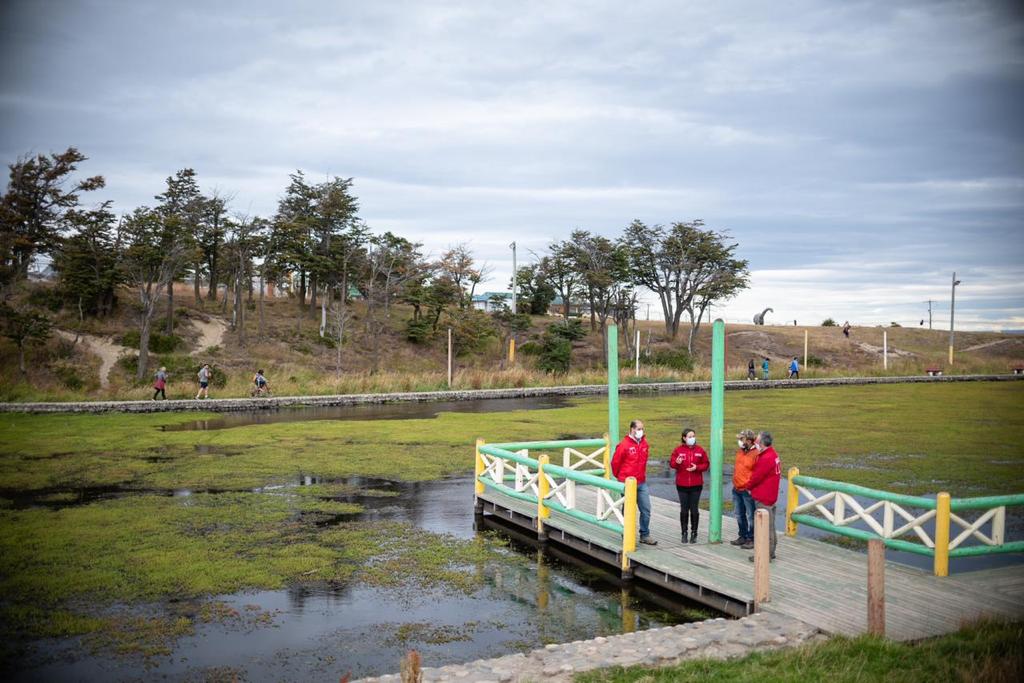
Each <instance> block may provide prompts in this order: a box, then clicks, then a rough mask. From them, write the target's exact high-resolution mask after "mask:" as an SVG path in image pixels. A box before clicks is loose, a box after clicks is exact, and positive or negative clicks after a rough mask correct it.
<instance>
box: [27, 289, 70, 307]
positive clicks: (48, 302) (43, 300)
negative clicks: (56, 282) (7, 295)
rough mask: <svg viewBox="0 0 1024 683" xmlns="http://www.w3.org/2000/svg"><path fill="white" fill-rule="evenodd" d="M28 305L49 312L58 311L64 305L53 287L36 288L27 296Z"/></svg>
mask: <svg viewBox="0 0 1024 683" xmlns="http://www.w3.org/2000/svg"><path fill="white" fill-rule="evenodd" d="M28 303H29V304H31V305H32V306H38V307H39V308H46V309H49V310H50V311H54V312H56V311H59V310H60V308H61V306H62V305H63V304H64V302H63V300H62V298H61V294H60V292H59V291H58V290H57V289H56V288H55V287H38V288H36V289H33V290H32V291H31V292H29V294H28Z"/></svg>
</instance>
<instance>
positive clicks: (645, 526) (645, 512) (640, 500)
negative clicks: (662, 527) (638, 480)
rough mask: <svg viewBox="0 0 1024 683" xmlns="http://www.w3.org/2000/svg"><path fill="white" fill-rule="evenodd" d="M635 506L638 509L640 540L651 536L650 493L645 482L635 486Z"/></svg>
mask: <svg viewBox="0 0 1024 683" xmlns="http://www.w3.org/2000/svg"><path fill="white" fill-rule="evenodd" d="M636 506H637V507H638V508H639V509H640V538H647V537H648V536H650V535H651V492H650V491H648V490H647V482H646V481H645V482H644V483H642V484H637V485H636Z"/></svg>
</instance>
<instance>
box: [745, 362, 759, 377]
mask: <svg viewBox="0 0 1024 683" xmlns="http://www.w3.org/2000/svg"><path fill="white" fill-rule="evenodd" d="M747 379H757V375H756V374H755V372H754V359H753V358H751V359H750V362H749V363H747Z"/></svg>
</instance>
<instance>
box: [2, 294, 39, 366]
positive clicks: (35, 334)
mask: <svg viewBox="0 0 1024 683" xmlns="http://www.w3.org/2000/svg"><path fill="white" fill-rule="evenodd" d="M50 327H51V323H50V320H49V318H47V317H46V316H44V315H40V314H39V313H36V312H34V311H31V310H29V309H26V308H20V307H15V306H12V305H10V304H8V303H7V302H0V333H2V334H3V336H5V337H7V338H8V339H10V340H11V341H13V342H14V343H15V344H16V345H17V347H18V370H20V371H21V374H22V376H24V375H26V374H27V369H26V368H25V347H26V346H28V345H30V344H41V343H42V342H44V341H46V340H47V339H48V338H49V336H50Z"/></svg>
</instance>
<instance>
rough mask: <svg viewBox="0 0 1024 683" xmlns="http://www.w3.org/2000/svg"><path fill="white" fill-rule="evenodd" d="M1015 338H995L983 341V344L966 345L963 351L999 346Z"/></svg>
mask: <svg viewBox="0 0 1024 683" xmlns="http://www.w3.org/2000/svg"><path fill="white" fill-rule="evenodd" d="M1016 341H1018V340H1016V339H997V340H995V341H990V342H985V343H984V344H975V345H974V346H968V347H967V348H966V349H962V350H963V351H980V350H981V349H987V348H989V347H992V346H999V345H1000V344H1006V343H1014V342H1016Z"/></svg>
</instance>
